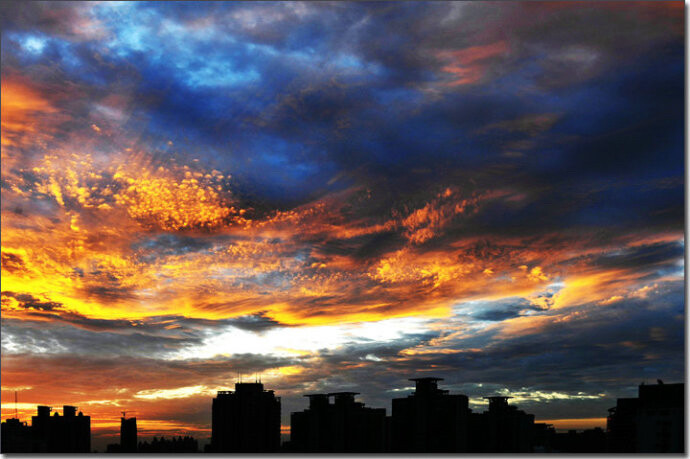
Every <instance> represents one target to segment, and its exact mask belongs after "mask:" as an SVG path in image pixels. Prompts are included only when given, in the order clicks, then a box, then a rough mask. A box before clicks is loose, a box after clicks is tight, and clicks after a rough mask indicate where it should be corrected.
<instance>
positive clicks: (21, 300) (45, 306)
mask: <svg viewBox="0 0 690 459" xmlns="http://www.w3.org/2000/svg"><path fill="white" fill-rule="evenodd" d="M2 296H3V297H6V298H14V299H15V300H17V303H18V305H19V307H20V308H24V309H36V310H38V311H53V310H55V309H61V308H62V304H60V303H56V302H54V301H41V300H40V299H38V298H36V297H34V296H32V295H29V294H28V293H15V292H9V291H4V292H2Z"/></svg>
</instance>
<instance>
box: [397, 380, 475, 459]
mask: <svg viewBox="0 0 690 459" xmlns="http://www.w3.org/2000/svg"><path fill="white" fill-rule="evenodd" d="M411 381H415V383H416V389H415V391H414V392H413V393H412V395H409V396H408V397H406V398H396V399H393V413H392V416H391V420H392V427H391V429H392V442H391V443H392V444H391V450H392V451H393V452H401V453H402V452H406V453H453V452H466V451H467V432H468V422H469V417H470V410H469V408H468V399H467V396H466V395H450V394H448V391H447V390H441V389H439V388H438V385H437V384H438V381H442V378H415V379H411Z"/></svg>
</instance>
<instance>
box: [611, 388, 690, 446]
mask: <svg viewBox="0 0 690 459" xmlns="http://www.w3.org/2000/svg"><path fill="white" fill-rule="evenodd" d="M684 393H685V385H684V384H683V383H679V384H664V383H663V382H661V381H659V382H658V384H656V385H645V384H642V385H640V386H639V388H638V397H637V398H619V399H618V401H617V404H616V406H615V407H614V408H611V409H609V416H608V419H607V423H606V430H607V434H608V452H614V453H682V452H684V450H685V435H684V434H685V423H684V418H683V407H684V405H685V402H684Z"/></svg>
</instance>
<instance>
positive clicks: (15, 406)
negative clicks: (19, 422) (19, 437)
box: [14, 390, 19, 419]
mask: <svg viewBox="0 0 690 459" xmlns="http://www.w3.org/2000/svg"><path fill="white" fill-rule="evenodd" d="M14 417H15V418H17V419H19V414H17V391H16V390H15V391H14Z"/></svg>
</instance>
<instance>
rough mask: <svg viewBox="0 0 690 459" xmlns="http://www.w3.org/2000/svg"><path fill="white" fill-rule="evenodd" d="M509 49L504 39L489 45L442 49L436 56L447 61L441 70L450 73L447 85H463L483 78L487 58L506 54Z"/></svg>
mask: <svg viewBox="0 0 690 459" xmlns="http://www.w3.org/2000/svg"><path fill="white" fill-rule="evenodd" d="M507 51H508V43H507V42H506V41H505V40H502V41H497V42H494V43H490V44H488V45H479V46H470V47H468V48H463V49H459V50H445V51H440V52H438V53H437V54H436V57H437V58H439V59H441V60H443V61H445V62H447V64H446V65H445V66H443V67H442V68H441V70H442V71H443V72H446V73H448V74H450V75H449V76H450V77H451V80H449V81H447V82H446V83H445V84H446V85H447V86H461V85H467V84H474V83H477V82H478V81H479V80H481V79H482V77H483V76H484V74H485V72H486V67H487V65H488V64H487V63H486V60H488V59H490V58H493V57H497V56H500V55H502V54H505V53H506V52H507Z"/></svg>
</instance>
